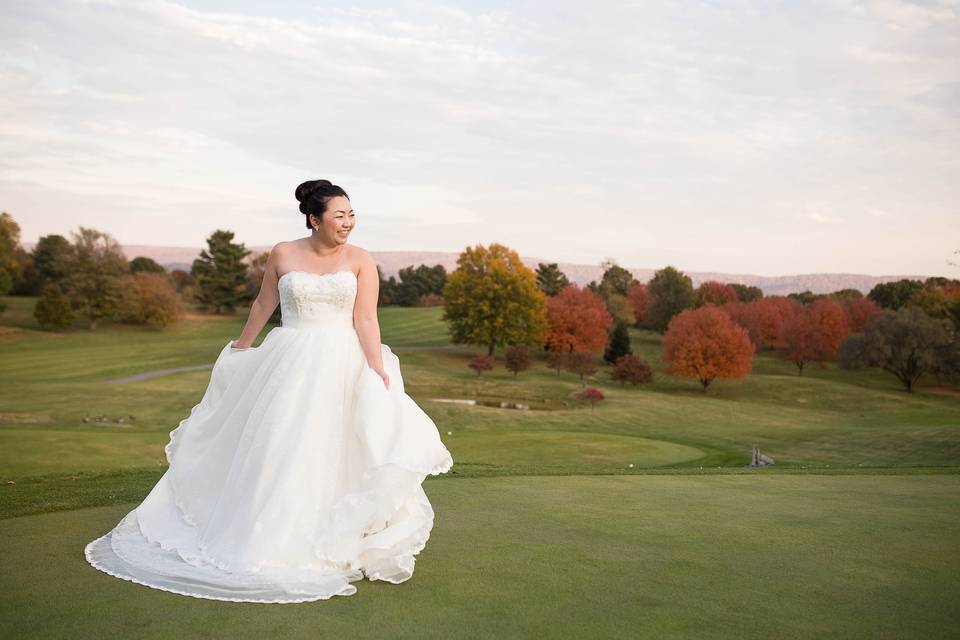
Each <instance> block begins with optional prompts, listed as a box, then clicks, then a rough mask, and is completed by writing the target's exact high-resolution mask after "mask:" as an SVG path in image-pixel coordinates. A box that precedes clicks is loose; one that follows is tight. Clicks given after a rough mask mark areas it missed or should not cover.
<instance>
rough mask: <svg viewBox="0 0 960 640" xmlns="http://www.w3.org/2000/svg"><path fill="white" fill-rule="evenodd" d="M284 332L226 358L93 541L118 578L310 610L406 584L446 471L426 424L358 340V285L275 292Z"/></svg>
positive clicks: (299, 284)
mask: <svg viewBox="0 0 960 640" xmlns="http://www.w3.org/2000/svg"><path fill="white" fill-rule="evenodd" d="M278 287H279V290H280V307H281V314H282V319H283V320H282V326H280V327H275V328H273V329H272V330H270V332H269V333H268V334H267V335H266V337H265V338H264V340H263V343H262V344H261V345H260V346H259V347H256V348H252V349H248V350H237V349H233V348H231V346H230V344H229V343H228V344H227V345H225V346H224V347H223V349H222V350H221V352H220V355H219V356H218V357H217V361H216V363H215V364H214V366H213V370H212V372H211V374H210V383H209V385H208V387H207V389H206V392H205V393H204V395H203V398H202V400H201V401H200V403H199V404H197V405H196V406H194V407H193V408H192V409H191V410H190V415H189V416H188V417H187V418H185V419H184V420H183V421H181V423H180V425H179V426H178V427H177V428H176V429H174V430H173V431H172V432H171V433H170V441H169V443H168V444H167V445H166V457H167V461H168V463H169V467H168V469H167V471H166V473H164V475H163V477H162V478H160V480H159V481H158V482H157V484H156V485H155V486H154V487H153V489H152V490H151V491H150V493H149V494H148V495H147V497H146V498H145V499H144V500H143V502H142V503H141V504H140V505H139V506H137V507H136V508H135V509H134V510H132V511H130V512H129V513H128V514H127V515H126V516H125V517H124V518H123V519H122V520H121V521H120V522H119V524H117V525H116V527H114V528H113V529H112V530H111V531H110V532H108V533H107V534H106V535H104V536H102V537H100V538H97V539H96V540H94V541H92V542H90V543H89V544H88V545H87V546H86V549H85V555H86V558H87V560H88V561H89V562H90V564H92V565H93V566H94V567H96V568H97V569H100V570H101V571H104V572H106V573H109V574H110V575H112V576H116V577H118V578H123V579H125V580H130V581H133V582H137V583H139V584H142V585H146V586H148V587H154V588H156V589H162V590H164V591H171V592H174V593H180V594H184V595H188V596H194V597H198V598H210V599H214V600H230V601H237V602H276V603H290V602H307V601H311V600H322V599H328V598H330V597H332V596H336V595H352V594H353V593H355V592H356V591H357V589H356V587H355V586H354V585H352V584H351V583H352V582H355V581H358V580H361V579H363V578H364V577H366V578H368V579H371V580H385V581H387V582H392V583H400V582H403V581H405V580H407V579H409V578H410V577H411V576H412V575H413V568H414V562H415V558H414V556H415V555H416V554H418V553H419V552H420V551H421V550H422V549H423V548H424V546H425V544H426V542H427V539H428V538H429V536H430V531H431V529H432V528H433V519H434V513H433V509H432V507H431V505H430V501H429V500H428V499H427V496H426V494H425V493H424V491H423V488H422V486H421V484H422V482H423V480H424V478H425V477H426V476H427V475H436V474H440V473H445V472H446V471H448V470H449V469H450V468H451V466H452V465H453V459H452V457H451V455H450V452H449V451H448V450H447V449H446V447H445V446H444V445H443V443H442V442H441V440H440V435H439V433H438V432H437V428H436V426H435V424H434V423H433V421H432V420H431V419H430V418H429V416H427V414H426V413H424V412H423V411H422V410H421V409H420V407H418V406H417V405H416V403H414V401H413V400H412V399H411V398H410V396H408V395H407V394H406V393H404V390H403V380H402V378H401V375H400V363H399V360H398V358H397V356H396V355H394V354H393V352H392V351H391V350H390V348H389V347H388V346H386V345H382V346H381V351H382V353H383V363H384V368H385V370H386V371H387V373H388V374H389V376H390V388H389V390H388V389H387V388H386V387H385V386H384V383H383V380H382V379H381V378H380V376H378V375H377V374H376V373H375V372H374V371H373V370H372V369H371V368H370V367H368V366H367V363H366V357H365V356H364V354H363V351H362V349H361V346H360V341H359V338H358V336H357V333H356V331H355V330H354V327H353V304H354V300H355V298H356V294H357V279H356V276H355V274H354V273H353V272H352V271H336V272H332V273H324V274H320V273H312V272H306V271H292V272H289V273H285V274H283V275H282V276H281V277H280V280H279V283H278Z"/></svg>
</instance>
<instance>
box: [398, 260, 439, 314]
mask: <svg viewBox="0 0 960 640" xmlns="http://www.w3.org/2000/svg"><path fill="white" fill-rule="evenodd" d="M399 276H400V282H399V283H397V285H396V287H395V288H394V290H393V304H397V305H400V306H401V307H414V306H417V301H418V300H420V297H421V296H424V295H427V294H431V293H432V294H435V295H442V294H443V287H444V285H445V284H446V282H447V270H446V269H444V267H443V265H442V264H438V265H435V266H432V267H428V266H427V265H425V264H421V265H419V266H417V267H412V266H410V267H404V268H402V269H400V272H399Z"/></svg>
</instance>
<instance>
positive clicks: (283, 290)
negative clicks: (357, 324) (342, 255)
mask: <svg viewBox="0 0 960 640" xmlns="http://www.w3.org/2000/svg"><path fill="white" fill-rule="evenodd" d="M277 287H278V289H279V290H280V315H281V320H282V326H284V327H296V328H300V327H323V326H327V325H331V324H333V325H340V324H343V325H349V326H353V303H354V300H355V299H356V297H357V276H356V274H355V273H354V272H353V271H333V272H331V273H313V272H310V271H288V272H286V273H284V274H283V275H282V276H280V279H279V280H278V281H277Z"/></svg>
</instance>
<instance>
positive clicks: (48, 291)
mask: <svg viewBox="0 0 960 640" xmlns="http://www.w3.org/2000/svg"><path fill="white" fill-rule="evenodd" d="M33 317H34V318H36V320H37V323H38V324H39V325H40V326H41V327H43V328H44V329H47V330H52V331H58V330H60V329H65V328H67V327H69V326H70V325H71V324H73V318H74V315H73V309H72V308H71V307H70V299H69V298H67V296H66V295H64V293H63V291H61V290H60V287H59V286H57V285H56V284H53V283H50V284H48V285H46V286H45V287H44V288H43V293H42V295H41V297H40V299H39V300H37V304H36V306H35V307H34V309H33Z"/></svg>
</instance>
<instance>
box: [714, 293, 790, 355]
mask: <svg viewBox="0 0 960 640" xmlns="http://www.w3.org/2000/svg"><path fill="white" fill-rule="evenodd" d="M798 307H799V304H798V303H797V302H794V301H793V300H789V299H787V298H783V297H780V296H773V297H769V298H761V299H759V300H755V301H753V302H748V303H743V302H734V303H731V304H725V305H723V310H724V311H726V312H727V313H728V314H729V315H730V317H731V318H733V320H734V322H736V323H737V324H739V325H740V326H741V327H743V328H744V329H746V330H747V333H748V334H749V335H750V342H752V343H753V344H754V346H756V347H758V348H759V347H780V346H783V328H784V326H785V325H786V323H787V321H788V320H789V319H790V318H792V317H793V316H794V315H796V313H797V308H798Z"/></svg>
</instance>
